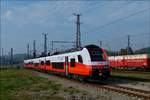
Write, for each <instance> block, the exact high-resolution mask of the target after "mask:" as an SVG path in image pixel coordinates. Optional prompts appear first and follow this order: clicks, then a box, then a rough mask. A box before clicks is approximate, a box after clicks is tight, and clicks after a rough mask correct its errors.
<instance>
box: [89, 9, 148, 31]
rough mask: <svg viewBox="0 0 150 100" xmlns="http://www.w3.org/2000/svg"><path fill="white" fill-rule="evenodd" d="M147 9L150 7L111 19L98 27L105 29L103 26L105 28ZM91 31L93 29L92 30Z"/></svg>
mask: <svg viewBox="0 0 150 100" xmlns="http://www.w3.org/2000/svg"><path fill="white" fill-rule="evenodd" d="M147 10H150V8H146V9H143V10H140V11H137V12H135V13H132V14H130V15H127V16H125V17H122V18H119V19H116V20H114V21H111V22H109V23H106V24H104V25H102V26H100V27H97V28H98V29H103V28H105V27H107V26H109V25H112V24H115V23H117V22H119V21H122V20H125V19H128V18H130V17H132V16H135V15H138V14H140V13H143V12H145V11H147ZM94 30H95V28H94ZM90 31H92V30H90Z"/></svg>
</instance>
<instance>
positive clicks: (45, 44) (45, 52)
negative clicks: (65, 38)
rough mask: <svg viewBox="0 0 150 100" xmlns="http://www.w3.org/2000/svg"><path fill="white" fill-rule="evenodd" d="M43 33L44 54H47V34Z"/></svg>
mask: <svg viewBox="0 0 150 100" xmlns="http://www.w3.org/2000/svg"><path fill="white" fill-rule="evenodd" d="M42 35H44V56H47V34H45V33H42Z"/></svg>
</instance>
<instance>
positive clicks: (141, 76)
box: [111, 71, 150, 81]
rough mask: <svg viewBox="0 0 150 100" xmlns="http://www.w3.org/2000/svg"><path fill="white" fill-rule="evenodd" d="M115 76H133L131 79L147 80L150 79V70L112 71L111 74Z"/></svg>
mask: <svg viewBox="0 0 150 100" xmlns="http://www.w3.org/2000/svg"><path fill="white" fill-rule="evenodd" d="M111 75H112V76H113V77H120V78H131V79H139V80H140V79H141V80H147V81H150V72H145V73H144V72H143V73H141V72H139V73H138V72H136V73H135V72H134V71H133V72H132V71H130V72H127V71H125V72H124V71H112V74H111Z"/></svg>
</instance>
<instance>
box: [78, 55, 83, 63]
mask: <svg viewBox="0 0 150 100" xmlns="http://www.w3.org/2000/svg"><path fill="white" fill-rule="evenodd" d="M78 61H79V62H80V63H83V60H82V56H81V55H78Z"/></svg>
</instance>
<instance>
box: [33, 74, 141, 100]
mask: <svg viewBox="0 0 150 100" xmlns="http://www.w3.org/2000/svg"><path fill="white" fill-rule="evenodd" d="M35 73H37V74H38V75H39V76H41V77H44V78H47V79H49V80H52V81H55V82H57V83H58V84H61V85H62V86H63V87H65V88H68V90H67V91H70V90H72V89H77V91H76V92H69V95H68V94H64V92H58V93H57V95H58V96H61V97H63V98H65V99H66V100H141V99H139V98H136V97H130V96H128V95H125V94H120V93H116V92H112V91H107V90H104V89H100V90H97V88H94V87H92V86H88V87H87V86H84V85H83V84H80V83H78V82H73V81H71V80H64V79H62V78H61V77H58V76H54V75H48V74H44V73H41V72H36V71H35Z"/></svg>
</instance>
